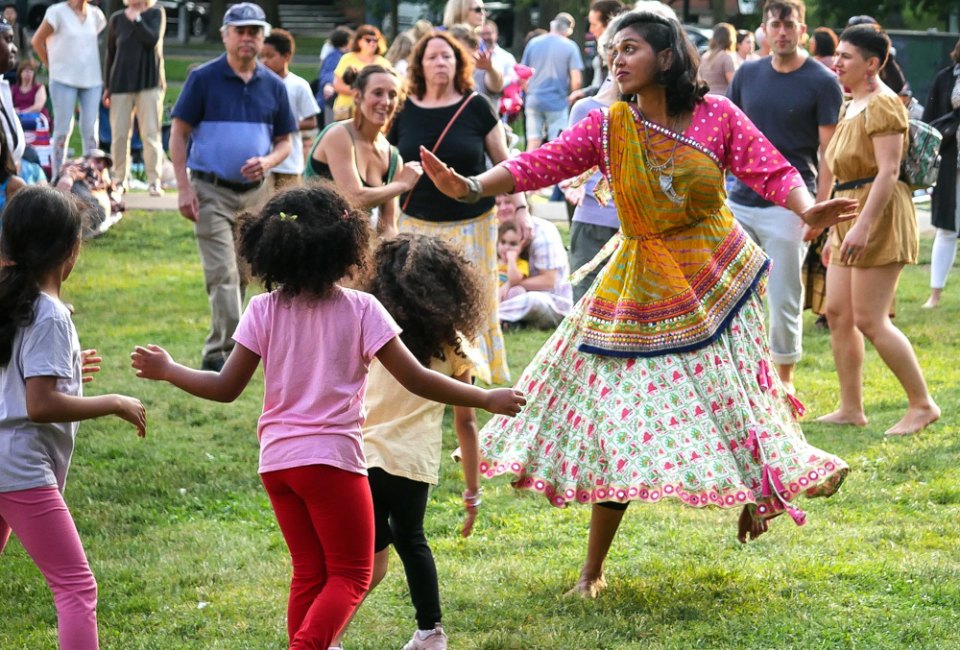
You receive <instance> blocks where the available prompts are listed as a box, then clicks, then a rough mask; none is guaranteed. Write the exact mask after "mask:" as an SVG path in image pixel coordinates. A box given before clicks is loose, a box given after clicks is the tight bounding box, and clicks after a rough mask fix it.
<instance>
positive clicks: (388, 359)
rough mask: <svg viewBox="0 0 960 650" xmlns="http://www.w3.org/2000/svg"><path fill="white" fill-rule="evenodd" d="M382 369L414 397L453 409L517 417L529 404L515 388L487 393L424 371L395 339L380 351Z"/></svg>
mask: <svg viewBox="0 0 960 650" xmlns="http://www.w3.org/2000/svg"><path fill="white" fill-rule="evenodd" d="M377 359H379V361H380V363H382V364H383V367H384V368H386V369H387V371H388V372H389V373H390V374H391V375H393V376H394V378H395V379H396V380H397V381H399V382H400V384H401V385H402V386H403V387H404V388H406V389H407V390H408V391H410V392H411V393H413V394H414V395H419V396H420V397H423V398H425V399H429V400H433V401H435V402H442V403H444V404H453V405H454V406H472V407H475V408H482V409H484V410H486V411H489V412H491V413H498V414H500V415H510V416H513V415H516V414H517V413H519V412H520V407H521V406H523V405H524V404H526V403H527V400H526V399H524V397H523V394H522V393H520V391H517V390H513V389H512V388H496V389H494V390H484V389H482V388H479V387H477V386H472V385H470V384H465V383H463V382H460V381H457V380H455V379H451V378H450V377H447V376H445V375H442V374H440V373H439V372H435V371H433V370H430V369H428V368H424V367H423V366H422V365H421V364H420V362H419V361H417V359H416V357H414V356H413V354H412V353H411V352H410V350H408V349H407V346H405V345H404V344H403V342H402V341H401V340H400V337H399V336H395V337H393V338H392V339H390V341H389V342H388V343H387V344H386V345H384V346H383V347H382V348H380V350H379V351H378V352H377Z"/></svg>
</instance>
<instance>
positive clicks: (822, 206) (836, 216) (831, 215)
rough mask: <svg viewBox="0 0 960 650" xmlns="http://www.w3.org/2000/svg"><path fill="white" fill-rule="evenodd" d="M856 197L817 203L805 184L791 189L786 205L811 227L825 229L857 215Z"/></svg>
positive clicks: (857, 204)
mask: <svg viewBox="0 0 960 650" xmlns="http://www.w3.org/2000/svg"><path fill="white" fill-rule="evenodd" d="M859 205H860V204H859V203H858V202H857V200H856V199H830V200H827V201H821V202H820V203H816V202H815V201H814V198H813V196H811V195H810V192H809V191H807V188H806V187H804V186H803V185H801V186H799V187H795V188H793V189H792V190H790V194H788V195H787V201H786V207H787V209H788V210H792V211H793V212H795V213H796V214H797V215H798V216H799V217H800V218H801V219H803V222H804V223H805V224H807V225H808V226H810V227H811V228H817V229H820V230H822V229H824V228H829V227H830V226H832V225H834V224H838V223H840V222H842V221H849V220H850V219H853V218H854V217H856V216H857V208H858V207H859Z"/></svg>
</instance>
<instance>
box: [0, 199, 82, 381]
mask: <svg viewBox="0 0 960 650" xmlns="http://www.w3.org/2000/svg"><path fill="white" fill-rule="evenodd" d="M82 223H83V214H82V209H81V207H80V205H79V204H78V203H77V201H76V200H75V199H73V198H72V197H71V196H70V195H68V194H64V193H63V192H58V191H57V190H55V189H53V188H51V187H43V186H32V187H25V188H24V189H22V190H20V191H19V192H17V194H16V195H15V196H14V197H13V198H12V199H10V201H9V202H8V203H7V205H6V207H5V208H4V211H3V229H2V231H0V366H6V365H7V363H9V361H10V357H11V355H12V354H13V339H14V337H15V336H16V334H17V330H19V329H20V328H22V327H27V326H28V325H30V324H31V323H33V319H34V318H36V312H35V310H34V303H35V301H36V299H37V296H38V295H40V284H39V280H40V278H41V276H42V275H43V274H45V273H47V272H49V271H52V270H53V269H56V268H57V267H59V266H60V265H62V264H63V263H64V262H66V261H67V260H68V259H70V256H71V255H72V254H73V252H74V250H75V249H76V246H77V244H78V242H79V241H80V231H81V226H82Z"/></svg>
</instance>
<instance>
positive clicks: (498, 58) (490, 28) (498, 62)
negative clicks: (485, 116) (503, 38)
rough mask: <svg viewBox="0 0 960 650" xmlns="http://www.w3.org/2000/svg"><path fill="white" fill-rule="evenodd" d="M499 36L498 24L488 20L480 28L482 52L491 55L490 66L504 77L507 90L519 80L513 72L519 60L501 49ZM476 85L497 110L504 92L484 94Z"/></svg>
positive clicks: (478, 86) (477, 86) (478, 88)
mask: <svg viewBox="0 0 960 650" xmlns="http://www.w3.org/2000/svg"><path fill="white" fill-rule="evenodd" d="M499 36H500V32H499V29H498V28H497V23H496V22H495V21H493V20H489V19H488V20H487V21H486V22H484V23H483V27H481V28H480V50H481V51H482V52H488V53H489V54H490V66H491V67H492V68H494V69H495V70H497V71H498V72H499V73H500V76H501V77H503V88H506V87H507V86H508V85H510V84H511V83H513V82H514V81H515V80H516V78H517V75H516V73H515V72H514V70H513V68H514V66H515V65H517V59H516V57H514V56H513V55H512V54H510V52H508V51H507V50H505V49H503V48H502V47H500V45H499V44H498V43H497V39H498V38H499ZM474 80H476V73H474ZM474 85H475V87H476V88H477V90H479V91H480V92H481V93H483V94H484V95H486V96H487V98H488V99H489V100H490V102H491V103H492V104H493V107H494V108H496V107H497V103H498V102H499V101H500V95H501V94H502V92H501V91H497V92H484V91H483V90H480V89H481V86H480V84H476V83H475V84H474Z"/></svg>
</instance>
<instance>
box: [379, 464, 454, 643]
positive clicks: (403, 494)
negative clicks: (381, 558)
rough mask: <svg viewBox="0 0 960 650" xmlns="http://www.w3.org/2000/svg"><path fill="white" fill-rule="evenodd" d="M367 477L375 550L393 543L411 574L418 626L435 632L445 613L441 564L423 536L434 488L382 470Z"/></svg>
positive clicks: (408, 576)
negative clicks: (443, 608) (431, 489)
mask: <svg viewBox="0 0 960 650" xmlns="http://www.w3.org/2000/svg"><path fill="white" fill-rule="evenodd" d="M367 478H368V479H369V481H370V492H371V494H372V496H373V518H374V524H375V525H376V533H375V537H374V546H373V548H374V550H375V551H376V552H377V553H379V552H380V551H382V550H383V549H385V548H387V547H388V546H390V544H393V547H394V548H395V549H396V550H397V555H399V556H400V561H401V562H403V570H404V572H405V573H406V574H407V586H408V587H409V589H410V600H411V601H413V607H414V609H415V610H416V613H417V627H418V628H419V629H421V630H432V629H433V627H434V625H436V624H437V623H439V622H440V616H441V614H440V587H439V585H438V583H437V565H436V564H434V561H433V553H432V552H431V551H430V545H429V544H428V543H427V537H426V535H424V533H423V517H424V515H425V514H426V510H427V497H428V496H429V494H430V485H429V484H428V483H421V482H420V481H413V480H410V479H408V478H402V477H399V476H393V475H392V474H387V473H386V472H385V471H383V470H382V469H380V468H379V467H371V468H370V469H369V470H368V476H367Z"/></svg>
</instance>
